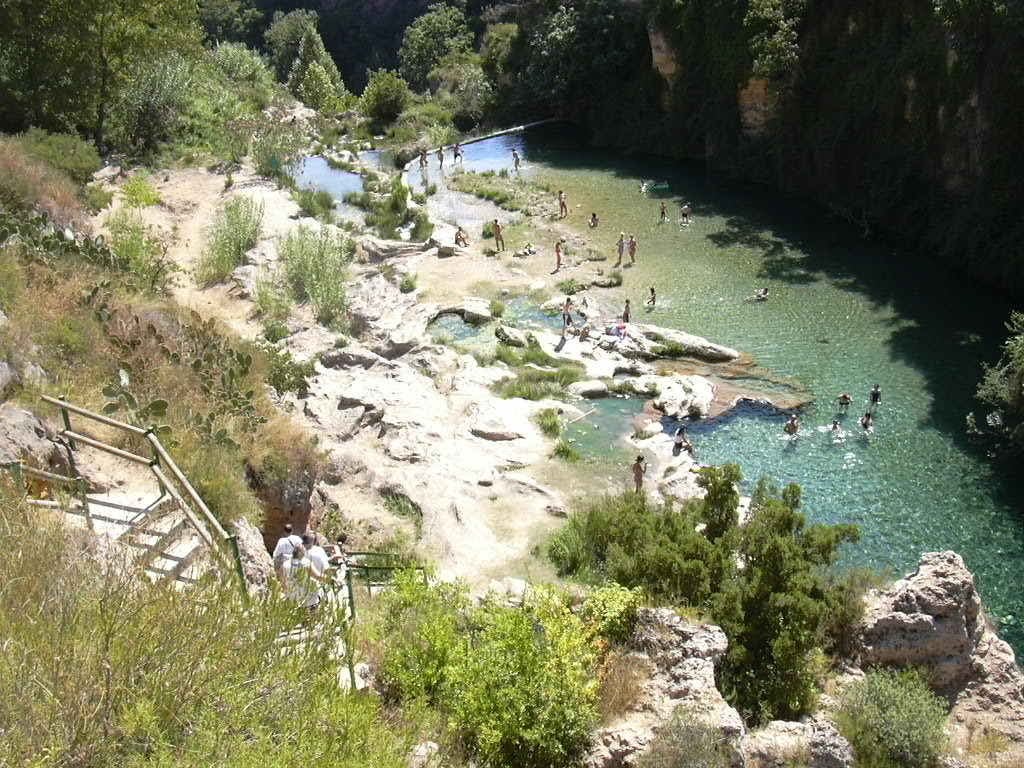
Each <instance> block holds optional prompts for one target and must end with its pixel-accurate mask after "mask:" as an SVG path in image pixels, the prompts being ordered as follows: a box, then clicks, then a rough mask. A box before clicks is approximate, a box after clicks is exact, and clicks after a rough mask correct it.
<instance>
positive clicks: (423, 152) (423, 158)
mask: <svg viewBox="0 0 1024 768" xmlns="http://www.w3.org/2000/svg"><path fill="white" fill-rule="evenodd" d="M420 170H421V171H425V170H427V150H425V149H421V150H420Z"/></svg>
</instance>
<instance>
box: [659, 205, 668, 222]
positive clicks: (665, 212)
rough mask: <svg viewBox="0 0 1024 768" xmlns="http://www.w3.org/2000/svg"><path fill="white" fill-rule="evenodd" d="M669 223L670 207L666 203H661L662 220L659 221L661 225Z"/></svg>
mask: <svg viewBox="0 0 1024 768" xmlns="http://www.w3.org/2000/svg"><path fill="white" fill-rule="evenodd" d="M666 221H668V206H667V205H665V201H664V200H662V201H661V218H660V219H658V223H659V224H664V223H665V222H666Z"/></svg>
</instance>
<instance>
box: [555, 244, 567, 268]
mask: <svg viewBox="0 0 1024 768" xmlns="http://www.w3.org/2000/svg"><path fill="white" fill-rule="evenodd" d="M564 243H565V238H564V237H561V238H559V239H558V242H556V243H555V272H558V271H559V270H560V269H561V268H562V245H563V244H564Z"/></svg>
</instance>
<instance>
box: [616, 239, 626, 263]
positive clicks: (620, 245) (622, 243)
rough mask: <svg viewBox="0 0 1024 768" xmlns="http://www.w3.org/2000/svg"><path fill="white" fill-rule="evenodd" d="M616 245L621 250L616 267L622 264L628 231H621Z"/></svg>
mask: <svg viewBox="0 0 1024 768" xmlns="http://www.w3.org/2000/svg"><path fill="white" fill-rule="evenodd" d="M615 247H616V248H617V249H618V251H619V259H618V261H616V262H615V266H616V267H621V266H622V256H623V254H624V253H625V252H626V233H625V232H619V242H618V243H616V244H615Z"/></svg>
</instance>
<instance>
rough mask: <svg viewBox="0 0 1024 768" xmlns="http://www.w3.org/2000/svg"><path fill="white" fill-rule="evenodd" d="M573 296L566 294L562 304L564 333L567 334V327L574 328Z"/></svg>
mask: <svg viewBox="0 0 1024 768" xmlns="http://www.w3.org/2000/svg"><path fill="white" fill-rule="evenodd" d="M572 309H573V307H572V296H566V297H565V302H564V303H563V304H562V335H563V336H564V335H565V331H566V329H567V328H572Z"/></svg>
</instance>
